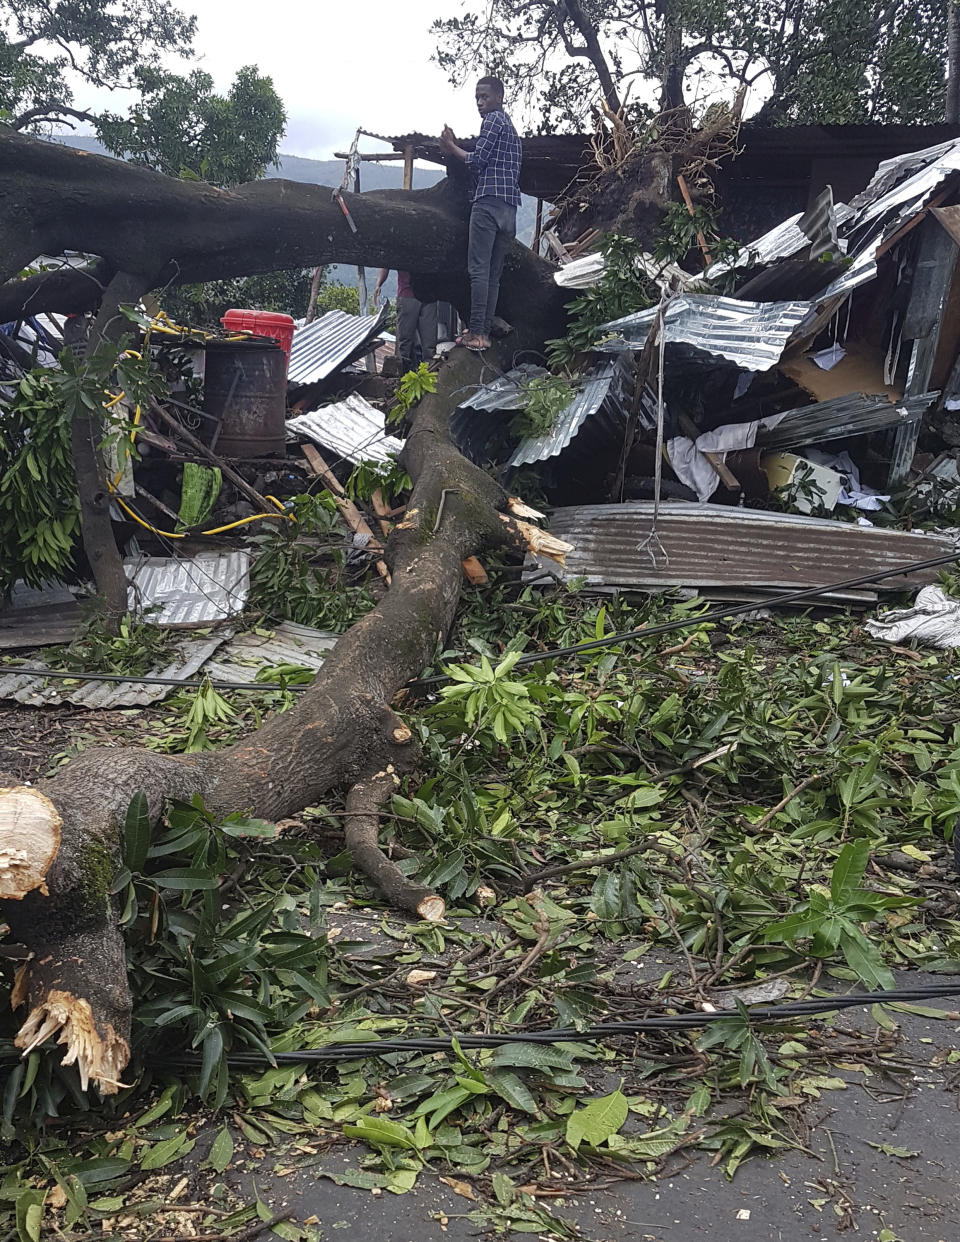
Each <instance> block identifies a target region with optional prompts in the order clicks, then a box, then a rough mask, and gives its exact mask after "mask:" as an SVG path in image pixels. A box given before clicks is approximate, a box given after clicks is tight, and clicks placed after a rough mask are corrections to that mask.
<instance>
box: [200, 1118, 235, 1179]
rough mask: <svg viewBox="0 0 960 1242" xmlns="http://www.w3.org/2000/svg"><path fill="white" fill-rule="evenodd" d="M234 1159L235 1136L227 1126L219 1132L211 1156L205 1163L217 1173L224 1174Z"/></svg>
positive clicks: (211, 1148) (211, 1149)
mask: <svg viewBox="0 0 960 1242" xmlns="http://www.w3.org/2000/svg"><path fill="white" fill-rule="evenodd" d="M232 1159H233V1136H232V1135H231V1133H230V1131H229V1130H228V1129H227V1127H226V1126H224V1127H223V1129H222V1130H221V1131H220V1132H219V1134H218V1135H217V1137H216V1138H215V1139H214V1140H213V1143H212V1144H211V1147H210V1154H209V1155H208V1156H207V1158H206V1160H205V1161H204V1164H205V1165H208V1166H209V1167H210V1168H211V1169H213V1171H214V1172H215V1173H222V1172H223V1171H224V1169H225V1168H226V1167H227V1165H228V1164H229V1163H230V1161H231V1160H232Z"/></svg>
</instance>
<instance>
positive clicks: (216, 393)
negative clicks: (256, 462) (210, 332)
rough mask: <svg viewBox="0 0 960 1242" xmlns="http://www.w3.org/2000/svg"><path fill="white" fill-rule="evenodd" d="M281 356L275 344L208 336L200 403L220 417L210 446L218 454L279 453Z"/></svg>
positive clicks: (283, 385)
mask: <svg viewBox="0 0 960 1242" xmlns="http://www.w3.org/2000/svg"><path fill="white" fill-rule="evenodd" d="M286 403H287V357H286V354H285V353H284V352H283V350H282V349H281V348H280V347H279V346H277V345H268V344H265V343H263V342H260V341H257V342H247V341H210V342H209V343H208V344H207V349H206V360H205V363H204V373H203V408H204V410H205V411H206V412H207V413H208V414H212V415H213V416H214V417H215V418H217V419H219V420H220V423H219V434H218V435H217V437H216V442H215V443H216V451H217V452H218V453H221V454H222V455H223V456H224V457H282V456H283V455H284V452H285V438H284V420H285V416H286Z"/></svg>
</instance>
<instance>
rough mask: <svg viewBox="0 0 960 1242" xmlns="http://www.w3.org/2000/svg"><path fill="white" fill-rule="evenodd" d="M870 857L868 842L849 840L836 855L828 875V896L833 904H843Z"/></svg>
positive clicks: (855, 887)
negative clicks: (831, 870) (830, 872)
mask: <svg viewBox="0 0 960 1242" xmlns="http://www.w3.org/2000/svg"><path fill="white" fill-rule="evenodd" d="M869 858H870V842H869V841H867V840H864V839H863V838H861V839H860V840H859V841H850V842H849V843H848V844H847V845H845V846H844V847H843V849H842V850H841V851H840V853H839V854H838V855H837V861H836V862H835V863H834V865H833V872H832V874H831V876H830V898H831V900H832V901H833V904H834V905H835V906H839V907H842V906H845V905H846V904H847V903H848V901H849V900H850V897H851V896H852V894H853V893H854V891H855V890H856V889H857V888H858V887H859V884H860V881H861V880H862V879H863V873H864V872H865V871H866V869H867V862H868V860H869Z"/></svg>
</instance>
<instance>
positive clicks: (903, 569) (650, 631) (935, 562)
mask: <svg viewBox="0 0 960 1242" xmlns="http://www.w3.org/2000/svg"><path fill="white" fill-rule="evenodd" d="M956 561H960V552H951V553H950V554H949V555H947V556H934V557H930V558H929V559H928V560H925V561H910V562H909V563H908V564H906V565H899V566H897V568H896V569H883V570H880V571H878V572H877V573H873V574H861V575H860V577H858V578H847V579H846V580H845V581H843V582H828V583H826V584H825V585H824V586H819V587H803V588H801V589H800V590H797V591H786V592H784V593H783V594H781V595H772V596H770V598H769V599H766V600H761V601H753V602H752V603H748V604H729V605H727V606H726V607H725V608H713V609H708V611H706V612H701V613H700V614H699V615H697V616H695V617H684V618H683V619H681V620H679V621H664V622H663V623H662V624H660V625H642V626H640V627H639V628H638V629H635V630H623V631H621V632H620V633H618V634H608V635H606V636H605V637H604V638H594V639H591V640H590V641H589V642H584V643H575V644H574V645H573V646H571V647H551V648H549V650H547V651H528V652H527V653H526V654H525V655H522V656H521V657H520V658H519V660H518V661H517V667H519V666H520V665H526V664H539V663H540V662H541V661H543V660H559V659H563V658H564V657H566V656H571V655H580V654H581V653H583V652H588V651H599V650H601V649H602V648H604V647H616V646H620V645H621V644H622V643H625V642H630V641H632V640H633V639H637V638H653V637H655V636H656V635H658V634H671V633H674V632H676V631H677V630H692V629H695V628H696V627H697V626H698V625H706V624H707V623H709V622H712V621H722V620H723V619H724V618H726V617H737V616H740V615H741V614H742V613H745V612H753V611H755V610H756V608H757V607H758V606H761V607H764V608H766V607H770V606H772V605H776V604H789V603H795V602H797V601H798V600H804V599H817V598H818V597H820V596H821V595H829V594H830V593H831V592H832V591H842V590H846V589H847V588H849V587H855V586H866V585H868V584H869V583H872V582H883V581H884V580H885V579H886V578H899V577H901V576H904V575H906V574H910V573H916V572H917V571H918V570H922V569H936V568H937V567H938V566H941V565H952V564H954V563H955V562H956ZM5 671H6V672H10V673H24V674H26V675H30V676H34V677H54V678H61V679H67V680H76V681H130V682H136V683H137V684H138V685H145V686H182V687H183V688H184V689H196V688H198V687H199V686H202V685H205V684H206V678H194V679H192V680H184V681H180V680H178V679H177V678H176V677H145V676H141V677H131V676H127V675H125V674H123V673H82V672H81V673H77V672H73V673H68V672H64V671H62V670H60V669H46V668H22V667H18V666H16V665H8V666H5V665H2V664H0V674H2V673H3V672H5ZM449 680H450V678H449V677H448V676H446V674H444V673H438V674H437V675H436V676H434V677H421V678H418V679H417V680H416V681H411V682H409V683H408V685H407V689H408V690H419V689H422V688H425V687H429V686H436V685H445V684H446V683H447V682H448V681H449ZM210 684H211V685H212V686H213V688H214V689H215V690H290V691H293V692H297V693H300V692H302V691H304V690H307V689H308V688H309V686H308V685H303V684H297V685H287V686H284V685H281V684H280V683H278V682H268V681H258V682H250V681H215V682H211V683H210Z"/></svg>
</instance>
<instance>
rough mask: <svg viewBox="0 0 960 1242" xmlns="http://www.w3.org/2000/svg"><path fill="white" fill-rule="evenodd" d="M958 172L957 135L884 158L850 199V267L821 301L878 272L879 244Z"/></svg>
mask: <svg viewBox="0 0 960 1242" xmlns="http://www.w3.org/2000/svg"><path fill="white" fill-rule="evenodd" d="M958 172H960V139H957V140H954V141H952V142H945V143H941V145H940V146H937V147H929V148H928V149H927V150H925V151H912V152H909V153H907V154H906V155H897V156H894V157H893V158H892V159H889V160H884V161H883V163H882V164H881V165H880V166H879V168H878V169H877V171H876V173H875V174H874V176H873V178H872V179H871V181H870V184H869V185H868V186H867V188H866V189H865V190H864V191H863V192H862V193H861V194H858V195H857V196H856V197H855V198H854V199H852V200H851V203H850V208H851V211H852V213H853V214H852V215H851V217H850V218H849V219H848V220H847V221H846V223H845V224H844V226H843V229H842V233H843V236H844V237H845V238H847V239H848V241H849V245H848V254H849V256H850V257H851V259H852V262H851V264H850V267H849V268H848V269H847V271H846V272H844V273H843V274H842V275H841V276H839V277H838V278H837V279H836V280H834V281H833V282H832V283H831V284H830V285H828V287H827V288H826V289H825V290H824V291H823V293H822V294H821V297H822V298H823V299H827V298H832V297H837V296H840V295H842V294H846V293H849V292H850V291H851V290H853V289H856V288H858V287H859V286H860V285H864V284H867V283H868V282H869V281H871V280H873V278H874V277H875V276H876V274H877V264H876V256H877V251H878V250H879V249H880V247H881V245H882V244H883V242H884V241H885V240H886V239H887V238H889V237H892V236H893V234H894V233H896V232H897V230H898V229H900V228H901V227H902V226H903V225H904V224H906V223H907V222H908V221H909V220H912V219H913V217H914V216H916V215H917V214H918V213H919V212H920V211H922V210H923V209H924V207H925V206H926V205H927V203H928V202H929V201H930V199H931V198H932V197H933V195H934V194H935V193H936V192H937V190H939V189H940V187H941V186H942V185H943V183H944V182H945V181H946V180H947V179H948V178H949V177H952V176H955V175H956V174H957V173H958Z"/></svg>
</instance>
